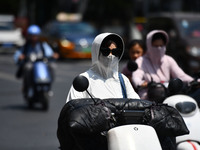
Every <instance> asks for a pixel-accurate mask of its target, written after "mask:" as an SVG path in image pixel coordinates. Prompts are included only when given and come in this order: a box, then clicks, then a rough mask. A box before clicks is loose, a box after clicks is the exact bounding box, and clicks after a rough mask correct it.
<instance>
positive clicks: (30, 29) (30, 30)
mask: <svg viewBox="0 0 200 150" xmlns="http://www.w3.org/2000/svg"><path fill="white" fill-rule="evenodd" d="M27 33H28V34H32V35H39V34H40V33H41V30H40V27H39V26H37V25H31V26H29V27H28V30H27Z"/></svg>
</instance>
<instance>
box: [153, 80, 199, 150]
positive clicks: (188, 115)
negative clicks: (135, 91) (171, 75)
mask: <svg viewBox="0 0 200 150" xmlns="http://www.w3.org/2000/svg"><path fill="white" fill-rule="evenodd" d="M196 84H198V82H196ZM163 85H164V84H163ZM166 85H167V86H166ZM153 86H154V87H155V88H158V89H157V91H158V90H159V91H162V93H163V94H160V95H161V96H159V95H158V96H157V95H156V94H152V95H153V96H157V97H158V98H161V100H162V99H163V98H164V97H165V98H164V101H163V103H165V104H168V105H169V106H172V107H174V108H176V109H177V110H178V111H179V113H180V114H181V116H182V117H183V119H184V121H185V123H186V125H187V127H188V129H189V131H190V133H189V134H188V135H183V136H177V137H176V143H177V150H200V111H199V105H198V103H197V102H198V99H196V100H195V99H194V98H192V97H191V96H188V95H186V94H183V93H188V92H187V91H189V90H190V89H192V85H191V86H189V87H188V88H187V89H186V90H184V91H182V90H181V89H183V82H182V81H181V80H180V79H173V80H171V81H170V82H169V83H168V84H165V86H162V85H161V84H160V83H154V85H153ZM164 87H165V88H164ZM151 88H152V87H151ZM159 88H160V89H159ZM163 89H165V90H163ZM188 89H189V90H188ZM153 90H155V89H153ZM155 91H156V90H155ZM185 91H186V92H185ZM190 91H191V90H190ZM166 92H167V93H168V94H164V93H166ZM150 93H156V92H150ZM167 95H170V96H167ZM153 96H152V100H153Z"/></svg>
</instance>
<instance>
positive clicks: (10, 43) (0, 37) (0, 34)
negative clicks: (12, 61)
mask: <svg viewBox="0 0 200 150" xmlns="http://www.w3.org/2000/svg"><path fill="white" fill-rule="evenodd" d="M14 20H15V18H14V16H13V15H0V51H3V52H13V51H14V50H16V48H19V47H21V46H22V45H23V44H24V42H25V39H24V37H23V35H22V30H21V28H17V27H16V26H15V24H14Z"/></svg>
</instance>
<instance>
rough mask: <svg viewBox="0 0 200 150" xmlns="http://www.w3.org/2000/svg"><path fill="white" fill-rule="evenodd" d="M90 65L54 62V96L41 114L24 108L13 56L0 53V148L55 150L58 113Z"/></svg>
mask: <svg viewBox="0 0 200 150" xmlns="http://www.w3.org/2000/svg"><path fill="white" fill-rule="evenodd" d="M90 63H91V61H90V60H74V61H72V60H71V61H59V62H57V68H56V70H55V71H56V80H55V82H54V84H53V92H54V96H53V97H52V98H51V101H50V109H49V111H48V112H44V111H41V110H40V109H35V110H29V109H27V106H26V103H25V101H24V100H23V97H22V95H21V80H17V79H16V78H15V76H14V74H15V71H16V66H15V64H14V62H13V59H12V55H11V54H0V120H1V121H0V149H1V150H56V149H58V146H59V143H58V140H57V137H56V130H57V119H58V116H59V113H60V110H61V108H62V106H63V105H64V104H65V99H66V96H67V93H68V90H69V88H70V86H71V83H72V81H73V78H74V77H75V76H76V75H78V74H79V73H81V72H83V71H85V70H87V69H88V68H89V66H90ZM122 64H123V63H122ZM122 64H121V65H120V66H122ZM120 68H121V67H120Z"/></svg>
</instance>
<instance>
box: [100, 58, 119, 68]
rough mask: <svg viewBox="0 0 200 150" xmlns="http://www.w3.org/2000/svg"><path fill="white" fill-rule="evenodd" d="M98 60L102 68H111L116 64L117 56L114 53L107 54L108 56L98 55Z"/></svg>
mask: <svg viewBox="0 0 200 150" xmlns="http://www.w3.org/2000/svg"><path fill="white" fill-rule="evenodd" d="M99 62H100V64H101V65H102V67H104V68H110V69H112V68H113V67H115V66H116V65H118V57H116V56H114V55H108V56H103V55H100V56H99Z"/></svg>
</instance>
